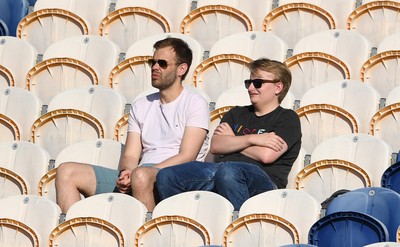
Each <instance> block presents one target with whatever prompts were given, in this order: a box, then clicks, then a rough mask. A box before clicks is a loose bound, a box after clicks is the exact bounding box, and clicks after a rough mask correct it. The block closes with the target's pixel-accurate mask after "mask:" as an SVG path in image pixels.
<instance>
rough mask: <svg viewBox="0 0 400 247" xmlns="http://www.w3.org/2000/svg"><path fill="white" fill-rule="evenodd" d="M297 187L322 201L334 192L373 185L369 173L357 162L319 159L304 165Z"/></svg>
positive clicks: (298, 175)
mask: <svg viewBox="0 0 400 247" xmlns="http://www.w3.org/2000/svg"><path fill="white" fill-rule="evenodd" d="M295 183H296V189H298V190H303V191H305V192H307V193H308V194H310V195H311V196H313V197H314V198H315V199H316V200H317V201H318V202H320V203H322V202H323V201H325V200H326V199H327V198H329V197H330V196H331V195H332V194H333V193H334V192H336V191H338V190H342V189H348V190H354V189H358V188H363V187H370V186H371V178H370V177H369V175H368V173H367V172H366V171H365V170H364V169H362V168H361V167H360V166H358V165H357V164H353V163H351V162H348V161H344V160H339V159H332V160H319V161H317V162H313V163H311V164H310V165H308V166H306V167H304V168H303V169H302V170H301V171H300V172H299V173H298V174H297V177H296V182H295Z"/></svg>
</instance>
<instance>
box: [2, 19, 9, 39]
mask: <svg viewBox="0 0 400 247" xmlns="http://www.w3.org/2000/svg"><path fill="white" fill-rule="evenodd" d="M8 35H9V31H8V26H7V24H6V23H5V22H4V21H3V20H1V19H0V36H8Z"/></svg>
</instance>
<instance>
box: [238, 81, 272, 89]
mask: <svg viewBox="0 0 400 247" xmlns="http://www.w3.org/2000/svg"><path fill="white" fill-rule="evenodd" d="M278 81H279V80H264V79H253V80H252V79H247V80H244V86H245V87H246V88H249V87H250V85H251V84H252V83H253V86H254V87H255V88H260V87H261V86H262V84H263V83H276V82H278Z"/></svg>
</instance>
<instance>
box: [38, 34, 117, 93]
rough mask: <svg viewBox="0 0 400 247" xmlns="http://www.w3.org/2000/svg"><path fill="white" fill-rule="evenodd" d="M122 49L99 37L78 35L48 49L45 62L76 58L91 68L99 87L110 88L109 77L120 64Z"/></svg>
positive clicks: (44, 57) (44, 56) (44, 58)
mask: <svg viewBox="0 0 400 247" xmlns="http://www.w3.org/2000/svg"><path fill="white" fill-rule="evenodd" d="M120 53H121V49H120V48H119V47H118V45H116V44H115V43H114V42H112V41H110V40H109V39H107V38H104V37H101V36H99V35H78V36H74V37H70V38H66V39H63V40H61V41H59V42H56V43H54V44H52V45H51V46H50V47H48V48H47V49H46V51H45V53H44V54H43V60H48V59H50V58H62V57H68V58H74V59H76V60H79V61H81V62H83V63H85V64H86V65H88V66H90V67H91V68H92V69H93V70H94V71H95V72H96V74H97V76H98V80H99V85H104V86H107V87H108V86H109V81H108V76H109V74H110V72H111V70H112V69H113V68H114V66H115V65H117V64H118V61H119V56H120Z"/></svg>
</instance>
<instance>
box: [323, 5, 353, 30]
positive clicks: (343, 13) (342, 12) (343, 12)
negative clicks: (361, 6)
mask: <svg viewBox="0 0 400 247" xmlns="http://www.w3.org/2000/svg"><path fill="white" fill-rule="evenodd" d="M320 7H322V8H323V9H325V10H326V11H328V12H329V13H330V14H331V15H332V17H333V18H334V20H335V24H336V28H338V29H345V28H347V18H348V17H349V15H350V14H351V12H352V11H353V10H354V9H355V7H356V3H355V2H354V1H352V0H350V1H349V0H335V1H321V5H320Z"/></svg>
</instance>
